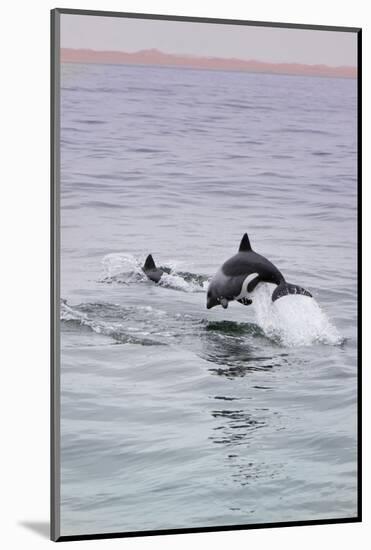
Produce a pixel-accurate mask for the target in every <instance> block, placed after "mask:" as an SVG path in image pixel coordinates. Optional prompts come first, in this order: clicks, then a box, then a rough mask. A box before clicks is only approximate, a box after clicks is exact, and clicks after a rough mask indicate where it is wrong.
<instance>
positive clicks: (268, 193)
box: [61, 64, 357, 535]
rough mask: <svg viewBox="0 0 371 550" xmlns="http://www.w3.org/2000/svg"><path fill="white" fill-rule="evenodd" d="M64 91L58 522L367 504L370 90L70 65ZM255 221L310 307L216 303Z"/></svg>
mask: <svg viewBox="0 0 371 550" xmlns="http://www.w3.org/2000/svg"><path fill="white" fill-rule="evenodd" d="M61 101H62V105H61V227H62V229H61V299H62V302H61V319H62V321H61V467H62V471H61V531H62V535H71V534H73V535H78V534H89V533H106V532H114V531H137V530H140V531H143V530H154V529H177V528H188V527H206V526H220V525H241V524H257V523H265V522H284V521H301V520H315V519H327V518H346V517H354V516H355V515H356V513H357V510H356V506H357V494H356V492H357V479H356V475H357V464H356V460H357V441H356V426H357V418H356V407H357V401H356V398H357V396H356V388H357V341H356V323H357V314H356V307H357V283H356V277H357V272H356V262H357V258H356V254H357V252H356V250H357V243H356V192H357V189H356V188H357V184H356V81H354V80H345V79H331V78H315V77H299V76H284V75H267V74H246V73H238V72H223V71H202V70H190V69H179V68H157V67H139V66H138V67H136V66H119V65H117V66H115V65H72V64H64V65H62V91H61ZM244 232H248V234H249V237H250V241H251V243H252V246H253V248H254V249H255V250H256V251H257V252H259V253H260V254H263V255H264V256H266V257H267V258H268V259H270V260H271V261H272V262H273V263H274V264H275V265H277V267H278V268H279V269H280V270H281V271H282V272H283V274H284V275H285V277H286V279H287V280H288V281H289V282H291V283H295V284H299V285H301V286H303V287H304V288H306V289H308V290H309V291H310V292H311V293H312V294H313V299H311V298H308V297H305V296H288V297H284V298H281V299H280V300H278V301H277V302H275V303H274V304H273V303H272V302H271V299H270V296H271V293H272V287H271V286H270V285H260V286H258V287H257V289H256V292H255V294H254V304H253V305H252V306H249V307H246V306H242V305H240V304H238V303H232V304H230V306H229V308H228V309H227V310H223V309H222V308H220V307H216V308H214V309H212V310H206V289H207V284H208V281H209V279H210V278H211V277H212V276H213V274H214V273H215V272H216V270H217V269H218V268H219V267H220V265H221V264H222V263H223V262H224V261H225V260H226V259H228V258H229V257H230V256H232V255H233V254H234V253H235V252H236V251H237V249H238V245H239V241H240V239H241V237H242V235H243V233H244ZM148 253H152V255H153V257H154V259H155V261H156V263H157V265H159V266H162V267H164V268H166V274H165V275H164V276H163V278H162V280H161V282H160V284H158V285H156V284H155V283H153V282H151V281H149V280H148V279H147V278H146V277H145V276H144V274H143V273H142V271H141V268H140V266H141V265H143V262H144V260H145V258H146V256H147V254H148Z"/></svg>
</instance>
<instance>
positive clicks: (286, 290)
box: [272, 281, 312, 302]
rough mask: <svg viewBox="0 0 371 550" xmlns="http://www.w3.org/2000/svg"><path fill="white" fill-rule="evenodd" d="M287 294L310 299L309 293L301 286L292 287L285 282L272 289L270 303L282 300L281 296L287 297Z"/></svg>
mask: <svg viewBox="0 0 371 550" xmlns="http://www.w3.org/2000/svg"><path fill="white" fill-rule="evenodd" d="M289 294H301V295H302V296H309V297H310V298H312V295H311V293H310V292H308V291H307V290H305V289H304V288H302V287H301V286H297V285H292V284H290V283H286V281H282V283H280V284H279V285H278V286H277V288H275V289H274V292H273V294H272V302H275V301H276V300H278V298H282V297H283V296H288V295H289Z"/></svg>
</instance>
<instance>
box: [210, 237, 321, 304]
mask: <svg viewBox="0 0 371 550" xmlns="http://www.w3.org/2000/svg"><path fill="white" fill-rule="evenodd" d="M262 282H264V283H273V284H276V285H277V288H275V290H274V291H273V294H272V302H275V301H276V300H278V298H281V297H282V296H287V295H288V294H302V295H304V296H310V297H312V295H311V294H310V292H308V291H307V290H304V288H301V287H300V286H296V285H292V284H290V283H287V282H286V281H285V278H284V276H283V275H282V273H281V272H280V271H279V270H278V269H277V268H276V266H275V265H273V264H272V263H271V262H270V261H269V260H267V259H266V258H264V256H261V255H260V254H257V253H256V252H254V251H253V250H252V248H251V245H250V241H249V237H248V236H247V233H245V234H244V236H243V237H242V240H241V243H240V248H239V250H238V253H237V254H235V255H234V256H232V258H230V259H229V260H227V261H226V262H225V263H224V264H223V265H222V267H221V268H220V269H219V270H218V271H217V273H216V274H215V275H214V277H213V279H212V280H211V281H210V284H209V287H208V291H207V302H206V307H207V309H211V308H212V307H215V306H218V305H221V306H222V307H223V308H224V309H226V308H227V307H228V303H229V302H231V301H233V300H236V301H237V302H239V303H240V304H243V305H247V306H248V305H250V304H252V297H251V293H252V291H253V290H254V289H255V288H256V286H257V285H258V284H259V283H262Z"/></svg>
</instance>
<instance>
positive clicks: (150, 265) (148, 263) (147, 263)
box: [143, 254, 156, 271]
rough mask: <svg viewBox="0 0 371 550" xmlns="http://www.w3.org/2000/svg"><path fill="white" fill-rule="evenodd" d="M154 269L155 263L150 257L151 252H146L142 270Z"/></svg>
mask: <svg viewBox="0 0 371 550" xmlns="http://www.w3.org/2000/svg"><path fill="white" fill-rule="evenodd" d="M153 269H156V264H155V262H154V259H153V258H152V254H148V256H147V258H146V261H145V262H144V266H143V271H151V270H153Z"/></svg>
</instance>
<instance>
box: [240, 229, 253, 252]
mask: <svg viewBox="0 0 371 550" xmlns="http://www.w3.org/2000/svg"><path fill="white" fill-rule="evenodd" d="M250 250H252V248H251V244H250V241H249V237H248V235H247V233H245V234H244V236H243V237H242V240H241V242H240V248H239V249H238V252H250Z"/></svg>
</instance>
